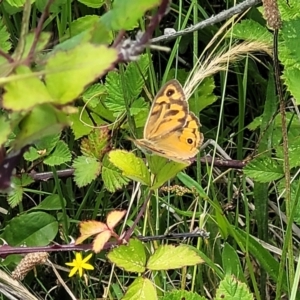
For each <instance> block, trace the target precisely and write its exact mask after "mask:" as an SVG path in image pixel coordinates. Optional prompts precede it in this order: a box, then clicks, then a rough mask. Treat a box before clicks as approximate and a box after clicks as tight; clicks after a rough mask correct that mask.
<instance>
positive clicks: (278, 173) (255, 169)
mask: <svg viewBox="0 0 300 300" xmlns="http://www.w3.org/2000/svg"><path fill="white" fill-rule="evenodd" d="M244 174H245V175H246V176H249V177H251V178H253V179H254V180H256V181H258V182H270V181H272V180H277V179H279V178H281V177H282V176H284V173H283V166H282V164H279V163H278V162H277V161H276V160H275V159H272V158H270V157H267V156H265V157H259V158H256V159H253V160H252V161H251V162H250V163H249V164H247V165H246V167H245V168H244Z"/></svg>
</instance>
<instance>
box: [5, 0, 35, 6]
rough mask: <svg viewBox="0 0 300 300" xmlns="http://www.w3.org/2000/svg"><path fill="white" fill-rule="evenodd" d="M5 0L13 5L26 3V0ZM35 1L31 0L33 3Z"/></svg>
mask: <svg viewBox="0 0 300 300" xmlns="http://www.w3.org/2000/svg"><path fill="white" fill-rule="evenodd" d="M5 2H7V3H8V4H9V5H11V6H15V7H23V6H24V4H25V3H26V0H7V1H5ZM33 2H34V0H31V3H33Z"/></svg>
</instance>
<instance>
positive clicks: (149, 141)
mask: <svg viewBox="0 0 300 300" xmlns="http://www.w3.org/2000/svg"><path fill="white" fill-rule="evenodd" d="M199 127H200V123H199V119H198V118H197V117H196V116H195V115H194V114H193V113H192V112H189V105H188V102H187V100H186V97H185V94H184V91H183V88H182V86H181V84H180V83H179V82H178V81H177V80H175V79H173V80H170V81H168V82H167V83H166V84H165V85H164V86H163V87H162V88H161V89H160V91H159V92H158V93H157V95H156V97H155V99H154V100H153V103H152V106H151V109H150V112H149V115H148V118H147V121H146V125H145V127H144V136H143V138H142V139H137V140H133V142H134V143H135V144H136V146H137V147H139V148H140V149H141V150H142V151H144V152H146V153H149V154H156V155H159V156H162V157H166V158H168V159H170V160H173V161H176V162H180V163H187V164H190V163H191V162H192V161H193V159H194V157H195V156H196V155H197V153H198V152H199V147H200V146H201V144H202V142H203V135H202V133H200V132H199Z"/></svg>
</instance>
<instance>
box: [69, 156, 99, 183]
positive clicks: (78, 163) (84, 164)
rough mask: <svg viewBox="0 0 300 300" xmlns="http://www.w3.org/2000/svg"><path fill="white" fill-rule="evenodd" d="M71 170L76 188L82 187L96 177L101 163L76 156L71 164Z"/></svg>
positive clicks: (91, 158)
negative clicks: (72, 170) (72, 169)
mask: <svg viewBox="0 0 300 300" xmlns="http://www.w3.org/2000/svg"><path fill="white" fill-rule="evenodd" d="M73 168H74V169H75V170H74V179H75V182H76V184H77V186H78V187H83V186H86V185H87V184H89V183H91V182H92V181H93V180H94V179H96V178H97V177H98V175H99V174H100V171H101V163H100V162H99V161H98V160H97V159H96V158H95V157H87V156H78V157H77V158H76V159H75V160H74V162H73Z"/></svg>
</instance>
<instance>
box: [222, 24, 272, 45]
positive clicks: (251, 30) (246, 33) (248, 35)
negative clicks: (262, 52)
mask: <svg viewBox="0 0 300 300" xmlns="http://www.w3.org/2000/svg"><path fill="white" fill-rule="evenodd" d="M227 37H228V38H232V37H234V38H237V39H241V40H246V41H249V40H250V41H260V42H264V43H267V44H270V45H271V44H272V43H273V36H272V33H271V32H269V30H268V29H267V28H266V27H265V26H262V25H260V24H259V23H258V22H255V21H254V20H251V19H247V20H242V21H241V22H239V23H238V24H235V26H234V27H233V30H231V31H228V33H227Z"/></svg>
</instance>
